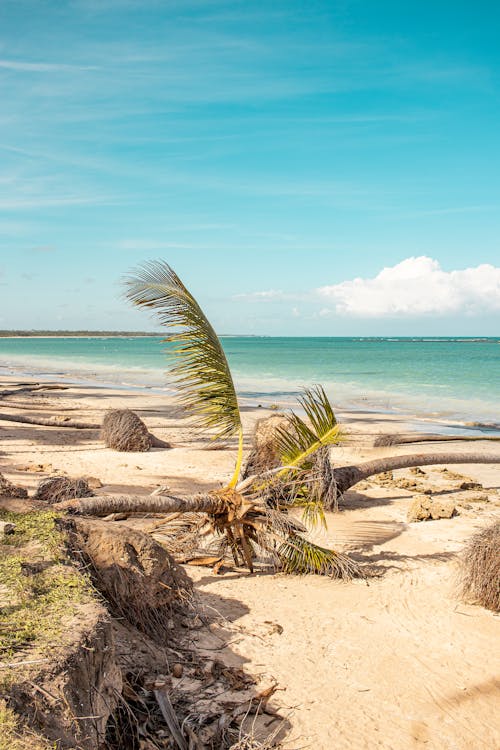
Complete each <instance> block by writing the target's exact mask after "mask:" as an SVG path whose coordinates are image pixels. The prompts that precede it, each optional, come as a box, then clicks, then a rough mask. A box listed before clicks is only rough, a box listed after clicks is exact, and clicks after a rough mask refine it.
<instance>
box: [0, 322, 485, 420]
mask: <svg viewBox="0 0 500 750" xmlns="http://www.w3.org/2000/svg"><path fill="white" fill-rule="evenodd" d="M222 343H223V346H224V349H225V352H226V354H227V357H228V360H229V363H230V366H231V370H232V372H233V377H234V380H235V384H236V387H237V390H238V393H239V396H240V397H241V398H242V400H243V401H244V402H247V403H249V404H259V403H260V404H263V405H269V404H271V403H277V404H279V405H280V406H288V405H290V404H291V403H292V402H293V401H294V399H295V396H296V395H297V393H298V392H299V391H300V389H301V388H302V387H304V386H310V385H313V384H314V383H321V384H322V385H323V386H324V387H325V389H326V391H327V393H328V394H329V396H330V397H331V399H332V402H333V403H334V404H335V405H336V406H337V408H340V409H347V410H372V411H376V412H397V413H398V414H404V415H408V416H409V417H415V418H417V419H422V418H424V419H431V420H433V421H434V420H436V421H440V422H442V423H443V424H449V425H451V426H453V425H455V424H457V425H468V426H469V427H470V426H471V424H470V423H480V424H479V426H484V427H483V428H486V426H488V425H490V426H494V427H495V428H496V430H495V431H500V338H466V337H463V338H460V337H456V338H437V337H436V338H430V337H428V338H324V337H321V338H313V337H310V338H309V337H308V338H288V337H259V336H255V337H248V336H227V337H222ZM171 361H172V360H171V358H170V357H169V356H168V346H167V345H165V344H163V343H162V340H161V337H160V336H158V337H126V338H125V337H88V338H81V337H74V338H71V337H68V338H0V374H1V373H2V372H4V373H17V374H23V373H24V374H34V375H36V376H37V377H51V378H54V377H58V378H61V377H69V378H73V379H78V380H84V381H89V380H90V381H98V382H100V383H107V384H113V385H115V386H116V385H119V386H123V387H125V386H127V387H137V386H143V387H144V386H146V387H148V388H153V389H154V390H158V391H161V390H166V391H171V390H172V385H171V383H169V378H168V372H167V370H168V367H169V364H171ZM476 426H478V425H476Z"/></svg>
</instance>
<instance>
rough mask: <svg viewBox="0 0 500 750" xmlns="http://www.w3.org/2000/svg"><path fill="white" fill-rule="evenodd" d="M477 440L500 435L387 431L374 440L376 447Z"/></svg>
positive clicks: (494, 439) (492, 438)
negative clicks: (392, 432) (400, 433)
mask: <svg viewBox="0 0 500 750" xmlns="http://www.w3.org/2000/svg"><path fill="white" fill-rule="evenodd" d="M477 440H481V441H482V440H490V441H496V442H498V441H499V440H500V437H499V436H498V435H488V434H484V435H426V434H419V433H418V432H414V433H410V434H408V435H399V434H391V433H385V434H384V435H377V437H376V438H375V439H374V441H373V446H374V448H382V447H388V446H391V445H406V444H408V443H453V442H459V441H465V442H474V441H477Z"/></svg>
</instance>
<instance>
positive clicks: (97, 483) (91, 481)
mask: <svg viewBox="0 0 500 750" xmlns="http://www.w3.org/2000/svg"><path fill="white" fill-rule="evenodd" d="M83 479H85V481H86V482H87V484H88V486H89V487H90V489H91V490H98V489H100V488H101V487H102V486H103V484H102V482H101V480H100V479H98V478H97V477H89V476H85V477H83Z"/></svg>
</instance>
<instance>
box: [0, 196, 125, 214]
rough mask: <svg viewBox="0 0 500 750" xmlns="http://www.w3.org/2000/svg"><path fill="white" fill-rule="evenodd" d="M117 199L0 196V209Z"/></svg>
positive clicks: (100, 203)
mask: <svg viewBox="0 0 500 750" xmlns="http://www.w3.org/2000/svg"><path fill="white" fill-rule="evenodd" d="M116 202H117V200H116V199H115V198H112V197H110V196H105V195H102V196H99V195H92V196H86V195H85V196H84V195H58V196H43V195H37V196H21V197H14V198H1V197H0V209H3V210H4V211H23V210H26V209H38V208H62V207H64V206H84V205H89V206H90V205H110V204H112V203H116Z"/></svg>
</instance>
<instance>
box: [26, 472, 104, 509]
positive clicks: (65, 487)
mask: <svg viewBox="0 0 500 750" xmlns="http://www.w3.org/2000/svg"><path fill="white" fill-rule="evenodd" d="M93 495H94V493H93V492H92V490H91V489H90V487H89V485H88V483H87V481H86V480H85V479H83V478H81V477H80V478H78V479H71V478H70V477H64V476H52V477H47V479H42V481H41V482H40V483H39V485H38V487H37V489H36V491H35V494H34V495H33V499H34V500H41V501H42V502H44V503H60V502H62V501H64V500H73V499H75V498H79V497H92V496H93Z"/></svg>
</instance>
